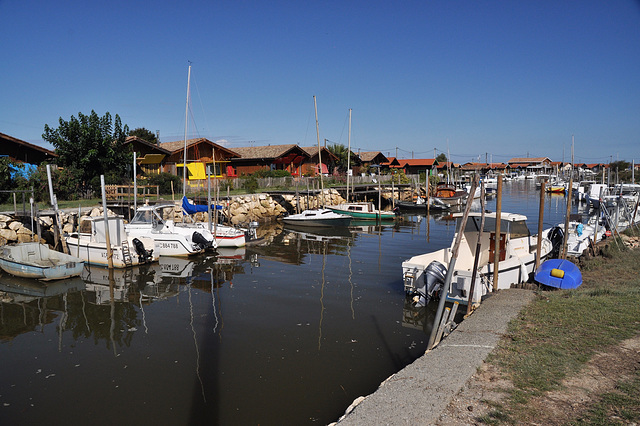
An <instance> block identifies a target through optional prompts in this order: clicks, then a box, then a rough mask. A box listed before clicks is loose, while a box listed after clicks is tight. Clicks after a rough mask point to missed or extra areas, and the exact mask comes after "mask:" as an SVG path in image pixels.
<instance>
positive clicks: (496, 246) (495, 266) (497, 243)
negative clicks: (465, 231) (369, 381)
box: [493, 175, 502, 292]
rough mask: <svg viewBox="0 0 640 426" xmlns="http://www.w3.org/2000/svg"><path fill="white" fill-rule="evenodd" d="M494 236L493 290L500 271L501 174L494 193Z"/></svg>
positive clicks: (496, 288)
mask: <svg viewBox="0 0 640 426" xmlns="http://www.w3.org/2000/svg"><path fill="white" fill-rule="evenodd" d="M496 197H497V198H496V236H495V240H494V244H493V249H494V255H493V291H494V292H495V291H498V275H499V273H500V241H501V240H502V238H501V235H500V232H501V230H500V218H501V215H502V175H498V193H497V195H496Z"/></svg>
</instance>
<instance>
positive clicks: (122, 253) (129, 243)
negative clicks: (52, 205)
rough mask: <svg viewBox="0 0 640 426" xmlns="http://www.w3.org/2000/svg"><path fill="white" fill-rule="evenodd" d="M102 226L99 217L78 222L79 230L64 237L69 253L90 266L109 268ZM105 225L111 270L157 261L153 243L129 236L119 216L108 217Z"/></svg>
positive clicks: (156, 252)
mask: <svg viewBox="0 0 640 426" xmlns="http://www.w3.org/2000/svg"><path fill="white" fill-rule="evenodd" d="M105 225H106V224H105V219H104V217H102V216H99V217H87V218H84V219H83V220H81V221H80V226H79V229H78V231H77V232H74V233H72V234H70V235H67V236H65V241H66V243H67V246H68V247H69V253H71V255H73V256H76V257H78V258H80V259H82V260H84V261H85V262H87V263H89V264H92V265H101V266H108V265H109V262H108V259H107V232H106V226H105ZM108 226H109V242H110V243H111V251H112V253H113V256H112V259H113V267H114V268H126V267H128V266H133V265H141V264H144V263H149V262H154V261H157V260H158V256H159V255H158V250H156V248H155V242H154V240H152V239H151V238H148V237H133V236H130V235H128V234H127V231H125V229H124V219H123V218H122V216H110V217H109V218H108Z"/></svg>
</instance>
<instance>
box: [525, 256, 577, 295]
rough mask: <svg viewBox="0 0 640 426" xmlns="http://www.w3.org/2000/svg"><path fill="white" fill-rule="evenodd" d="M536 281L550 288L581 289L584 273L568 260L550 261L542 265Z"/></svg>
mask: <svg viewBox="0 0 640 426" xmlns="http://www.w3.org/2000/svg"><path fill="white" fill-rule="evenodd" d="M534 279H535V280H536V281H537V282H539V283H540V284H544V285H547V286H549V287H555V288H559V289H570V288H578V287H580V285H581V284H582V273H581V272H580V269H578V267H577V266H576V265H575V264H574V263H572V262H569V261H568V260H563V259H549V260H546V261H544V262H543V263H542V265H540V269H538V271H536V274H535V276H534Z"/></svg>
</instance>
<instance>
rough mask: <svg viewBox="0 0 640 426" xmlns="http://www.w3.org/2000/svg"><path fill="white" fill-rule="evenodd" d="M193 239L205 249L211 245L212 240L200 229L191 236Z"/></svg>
mask: <svg viewBox="0 0 640 426" xmlns="http://www.w3.org/2000/svg"><path fill="white" fill-rule="evenodd" d="M191 241H193V243H194V244H197V245H199V246H200V247H201V248H203V249H207V248H209V247H211V244H212V243H211V241H208V240H207V239H206V238H205V237H204V236H203V235H202V234H201V233H199V232H198V231H194V232H193V235H192V236H191Z"/></svg>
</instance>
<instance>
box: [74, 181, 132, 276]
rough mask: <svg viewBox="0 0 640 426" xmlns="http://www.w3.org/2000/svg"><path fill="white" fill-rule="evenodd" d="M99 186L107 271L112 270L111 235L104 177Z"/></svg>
mask: <svg viewBox="0 0 640 426" xmlns="http://www.w3.org/2000/svg"><path fill="white" fill-rule="evenodd" d="M100 186H101V187H102V213H103V214H104V233H105V239H106V244H107V264H108V266H109V269H113V250H111V235H110V233H109V216H108V215H107V196H106V194H105V190H104V175H100ZM125 238H126V237H125ZM78 244H79V241H78Z"/></svg>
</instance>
